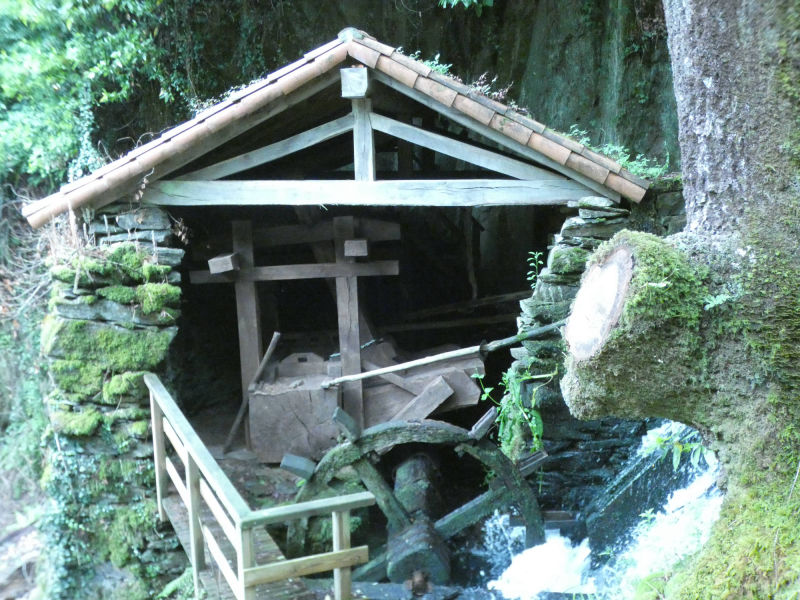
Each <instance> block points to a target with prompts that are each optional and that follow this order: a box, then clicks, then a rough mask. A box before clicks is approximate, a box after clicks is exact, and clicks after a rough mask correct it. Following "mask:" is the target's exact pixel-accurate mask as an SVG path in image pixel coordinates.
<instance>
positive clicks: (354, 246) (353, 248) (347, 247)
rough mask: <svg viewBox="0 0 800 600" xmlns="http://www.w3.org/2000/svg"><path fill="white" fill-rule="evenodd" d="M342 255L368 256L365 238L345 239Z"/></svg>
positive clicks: (349, 256)
mask: <svg viewBox="0 0 800 600" xmlns="http://www.w3.org/2000/svg"><path fill="white" fill-rule="evenodd" d="M344 255H345V258H355V257H359V256H369V247H368V245H367V240H345V241H344Z"/></svg>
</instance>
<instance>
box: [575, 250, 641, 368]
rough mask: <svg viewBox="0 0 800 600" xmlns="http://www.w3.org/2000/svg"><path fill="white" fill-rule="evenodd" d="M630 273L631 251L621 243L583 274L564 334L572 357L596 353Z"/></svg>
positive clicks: (620, 304)
mask: <svg viewBox="0 0 800 600" xmlns="http://www.w3.org/2000/svg"><path fill="white" fill-rule="evenodd" d="M632 275H633V253H632V251H631V249H630V248H628V247H626V246H622V247H619V248H617V249H616V250H614V251H613V252H612V253H611V254H609V255H608V257H606V259H605V260H603V262H602V263H598V264H594V265H592V266H591V267H590V268H589V270H588V271H587V272H586V275H585V276H584V279H583V282H582V283H581V288H580V290H579V291H578V295H577V296H576V297H575V303H574V304H573V306H572V313H571V314H570V317H569V320H568V321H567V325H566V329H565V333H564V337H565V339H566V341H567V347H568V349H569V352H570V354H571V355H572V357H573V358H574V359H575V360H578V361H582V360H586V359H589V358H591V357H592V356H594V355H595V354H597V353H598V352H599V351H600V349H601V348H602V347H603V344H604V342H605V341H606V339H607V338H608V335H609V334H610V333H611V330H612V329H613V328H614V326H615V325H616V324H617V322H618V321H619V317H620V315H621V314H622V307H623V306H624V304H625V297H626V296H627V293H628V287H629V285H630V281H631V277H632Z"/></svg>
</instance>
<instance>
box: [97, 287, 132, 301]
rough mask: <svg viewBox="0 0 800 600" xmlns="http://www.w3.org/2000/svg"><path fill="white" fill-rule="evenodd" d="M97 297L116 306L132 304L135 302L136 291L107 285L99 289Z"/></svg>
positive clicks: (130, 288)
mask: <svg viewBox="0 0 800 600" xmlns="http://www.w3.org/2000/svg"><path fill="white" fill-rule="evenodd" d="M97 295H98V296H101V297H103V298H105V299H106V300H111V301H112V302H116V303H118V304H133V303H134V302H136V290H135V289H134V288H132V287H128V286H126V285H109V286H106V287H102V288H99V289H98V290H97Z"/></svg>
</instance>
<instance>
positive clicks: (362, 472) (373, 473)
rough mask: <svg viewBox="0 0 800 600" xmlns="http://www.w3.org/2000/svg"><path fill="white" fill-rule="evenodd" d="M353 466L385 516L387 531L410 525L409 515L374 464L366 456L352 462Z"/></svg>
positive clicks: (394, 530)
mask: <svg viewBox="0 0 800 600" xmlns="http://www.w3.org/2000/svg"><path fill="white" fill-rule="evenodd" d="M353 467H354V468H355V470H356V473H358V476H359V477H360V478H361V481H362V482H363V483H364V486H365V487H366V488H367V489H368V490H369V491H370V492H371V493H372V494H373V495H374V496H375V503H376V504H377V505H378V506H379V507H380V509H381V512H383V514H384V515H385V516H386V521H387V528H388V530H389V532H397V531H400V530H402V529H404V528H406V527H408V526H409V525H411V517H409V515H408V513H407V512H406V509H405V508H403V505H402V504H400V501H399V500H398V499H397V498H396V497H395V495H394V492H393V491H392V488H391V487H389V484H388V483H386V480H385V479H384V478H383V476H382V475H381V474H380V473H379V472H378V469H377V468H375V465H373V464H372V463H371V462H370V461H369V459H368V458H361V459H359V460H357V461H355V462H354V463H353Z"/></svg>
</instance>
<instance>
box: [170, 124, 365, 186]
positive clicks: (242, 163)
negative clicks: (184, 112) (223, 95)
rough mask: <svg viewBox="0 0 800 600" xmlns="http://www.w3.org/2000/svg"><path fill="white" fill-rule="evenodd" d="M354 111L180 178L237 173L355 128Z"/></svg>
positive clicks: (209, 176)
mask: <svg viewBox="0 0 800 600" xmlns="http://www.w3.org/2000/svg"><path fill="white" fill-rule="evenodd" d="M353 122H354V121H353V115H352V114H347V115H345V116H343V117H339V118H338V119H334V120H333V121H329V122H327V123H323V124H322V125H318V126H317V127H314V128H312V129H309V130H308V131H303V132H301V133H298V134H297V135H293V136H291V137H288V138H286V139H284V140H281V141H279V142H275V143H274V144H270V145H269V146H264V147H263V148H259V149H258V150H252V151H250V152H245V153H244V154H240V155H238V156H234V157H233V158H229V159H227V160H223V161H220V162H218V163H215V164H213V165H210V166H208V167H204V168H202V169H198V170H197V171H192V172H191V173H186V174H185V175H181V176H180V179H182V180H186V181H198V180H214V179H220V178H222V177H227V176H228V175H233V174H234V173H240V172H242V171H246V170H247V169H252V168H253V167H258V166H260V165H263V164H266V163H269V162H272V161H274V160H278V159H279V158H283V157H284V156H288V155H290V154H293V153H295V152H299V151H300V150H305V149H306V148H309V147H311V146H316V145H317V144H321V143H322V142H326V141H328V140H330V139H332V138H335V137H337V136H339V135H342V134H343V133H347V132H348V131H352V130H353Z"/></svg>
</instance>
